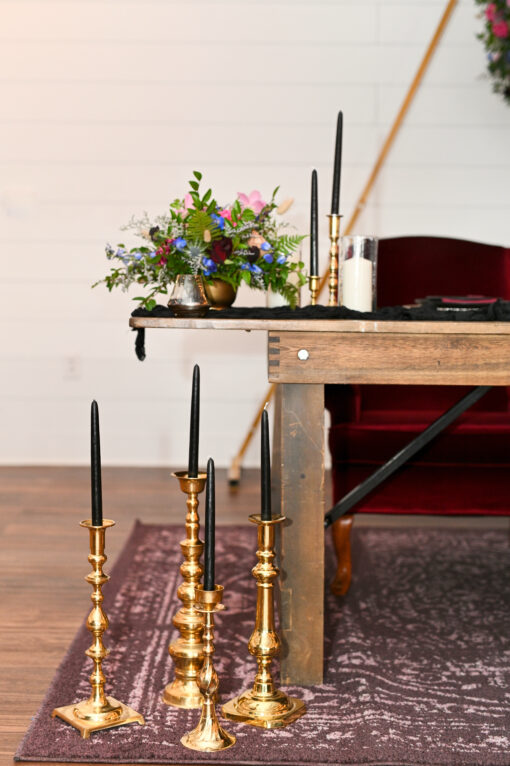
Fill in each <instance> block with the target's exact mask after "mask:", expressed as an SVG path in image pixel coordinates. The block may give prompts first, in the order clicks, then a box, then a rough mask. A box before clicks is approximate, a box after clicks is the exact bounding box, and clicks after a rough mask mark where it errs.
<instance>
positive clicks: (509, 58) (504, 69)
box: [475, 0, 510, 104]
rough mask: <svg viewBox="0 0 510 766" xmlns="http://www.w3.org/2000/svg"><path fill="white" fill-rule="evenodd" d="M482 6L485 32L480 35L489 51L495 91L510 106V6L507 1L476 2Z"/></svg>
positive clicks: (489, 63)
mask: <svg viewBox="0 0 510 766" xmlns="http://www.w3.org/2000/svg"><path fill="white" fill-rule="evenodd" d="M475 2H476V3H477V5H480V6H482V8H483V9H484V10H483V19H484V30H483V32H480V34H478V39H479V40H482V41H483V43H484V45H485V49H486V51H487V69H488V71H489V74H490V76H491V77H492V79H493V83H492V85H493V90H494V92H495V93H499V94H500V95H502V96H503V98H504V100H505V101H506V102H507V104H510V6H509V5H508V3H507V2H506V0H492V2H488V0H475Z"/></svg>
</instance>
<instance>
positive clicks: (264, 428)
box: [260, 410, 272, 521]
mask: <svg viewBox="0 0 510 766" xmlns="http://www.w3.org/2000/svg"><path fill="white" fill-rule="evenodd" d="M260 497H261V503H260V518H261V519H262V521H271V519H272V516H271V460H270V457H269V419H268V416H267V410H264V411H263V412H262V423H261V438H260Z"/></svg>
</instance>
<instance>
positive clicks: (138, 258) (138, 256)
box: [131, 252, 143, 261]
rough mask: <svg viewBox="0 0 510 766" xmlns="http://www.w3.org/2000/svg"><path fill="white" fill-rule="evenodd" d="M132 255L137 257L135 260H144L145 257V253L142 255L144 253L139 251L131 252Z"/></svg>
mask: <svg viewBox="0 0 510 766" xmlns="http://www.w3.org/2000/svg"><path fill="white" fill-rule="evenodd" d="M131 255H132V256H133V258H134V259H135V261H141V260H142V258H143V255H142V253H138V252H137V253H131Z"/></svg>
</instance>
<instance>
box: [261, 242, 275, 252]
mask: <svg viewBox="0 0 510 766" xmlns="http://www.w3.org/2000/svg"><path fill="white" fill-rule="evenodd" d="M260 249H261V250H272V249H273V248H272V247H271V245H270V244H269V242H263V243H262V244H261V246H260Z"/></svg>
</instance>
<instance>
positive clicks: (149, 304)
mask: <svg viewBox="0 0 510 766" xmlns="http://www.w3.org/2000/svg"><path fill="white" fill-rule="evenodd" d="M145 305H146V307H147V310H148V311H152V309H153V308H154V307H155V306H157V302H156V301H155V300H154V298H151V299H150V300H148V301H147V303H146V304H145Z"/></svg>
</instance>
